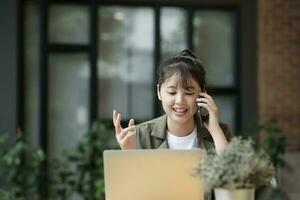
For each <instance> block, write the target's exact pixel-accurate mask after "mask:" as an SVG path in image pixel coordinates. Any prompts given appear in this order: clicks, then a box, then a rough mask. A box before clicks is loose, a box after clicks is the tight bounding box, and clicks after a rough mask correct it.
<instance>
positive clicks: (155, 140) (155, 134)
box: [136, 115, 231, 150]
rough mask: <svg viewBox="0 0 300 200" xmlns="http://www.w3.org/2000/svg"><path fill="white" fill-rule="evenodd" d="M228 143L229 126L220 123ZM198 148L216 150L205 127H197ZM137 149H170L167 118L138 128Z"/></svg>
mask: <svg viewBox="0 0 300 200" xmlns="http://www.w3.org/2000/svg"><path fill="white" fill-rule="evenodd" d="M220 127H221V129H222V130H223V132H224V134H225V137H226V139H227V141H230V138H231V135H230V132H229V129H228V126H227V125H226V124H224V123H220ZM197 137H198V147H199V148H201V149H205V150H208V149H212V148H215V145H214V142H213V139H212V137H211V135H210V133H209V131H208V130H207V129H206V128H205V127H203V128H199V127H197ZM136 148H137V149H168V148H169V146H168V142H167V116H166V115H163V116H161V117H158V118H155V119H153V120H150V121H147V122H144V123H142V124H139V125H137V126H136Z"/></svg>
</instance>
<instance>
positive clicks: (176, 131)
mask: <svg viewBox="0 0 300 200" xmlns="http://www.w3.org/2000/svg"><path fill="white" fill-rule="evenodd" d="M167 128H168V131H169V132H170V133H172V134H173V135H175V136H178V137H183V136H187V135H189V134H190V133H192V132H193V130H194V128H195V121H194V120H189V121H188V122H185V123H178V122H174V121H172V120H171V119H170V118H169V117H168V118H167Z"/></svg>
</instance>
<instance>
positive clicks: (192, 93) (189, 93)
mask: <svg viewBox="0 0 300 200" xmlns="http://www.w3.org/2000/svg"><path fill="white" fill-rule="evenodd" d="M185 94H186V95H194V94H195V93H194V92H187V93H185Z"/></svg>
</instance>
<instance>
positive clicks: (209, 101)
mask: <svg viewBox="0 0 300 200" xmlns="http://www.w3.org/2000/svg"><path fill="white" fill-rule="evenodd" d="M199 94H200V95H201V96H203V97H201V98H197V100H196V101H197V105H198V103H206V104H207V105H209V106H210V107H211V108H212V109H213V110H217V109H218V107H217V105H216V104H215V102H214V100H213V98H212V97H211V96H209V95H208V94H207V93H203V92H201V93H199ZM198 106H200V105H198Z"/></svg>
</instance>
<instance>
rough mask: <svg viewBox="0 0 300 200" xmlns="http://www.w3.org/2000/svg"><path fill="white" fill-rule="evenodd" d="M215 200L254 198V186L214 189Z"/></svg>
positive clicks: (245, 199)
mask: <svg viewBox="0 0 300 200" xmlns="http://www.w3.org/2000/svg"><path fill="white" fill-rule="evenodd" d="M214 193H215V197H216V200H254V188H249V189H224V188H215V189H214Z"/></svg>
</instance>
